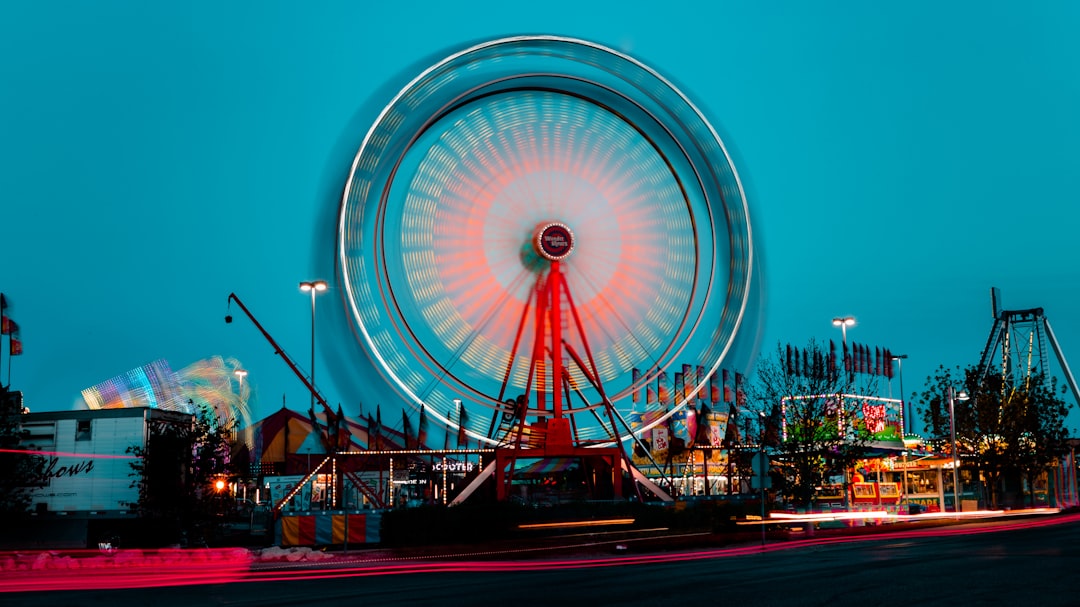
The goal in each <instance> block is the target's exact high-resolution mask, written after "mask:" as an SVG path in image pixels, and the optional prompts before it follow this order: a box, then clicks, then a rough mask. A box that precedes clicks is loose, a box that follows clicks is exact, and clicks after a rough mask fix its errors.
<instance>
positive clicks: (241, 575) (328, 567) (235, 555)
mask: <svg viewBox="0 0 1080 607" xmlns="http://www.w3.org/2000/svg"><path fill="white" fill-rule="evenodd" d="M1075 522H1080V513H1078V514H1069V515H1062V516H1049V517H1040V518H1037V519H1029V520H1023V521H1015V520H1007V521H999V522H994V523H987V522H986V521H981V522H979V523H978V524H976V525H964V524H959V525H951V526H945V527H934V528H925V529H910V530H903V531H895V532H874V533H869V534H866V535H857V536H852V535H845V536H837V537H821V538H805V539H800V540H796V541H785V542H778V543H772V544H766V545H764V546H762V545H760V544H756V543H755V544H753V545H747V546H739V547H733V548H718V549H714V550H699V551H685V552H671V553H661V554H643V555H631V556H610V557H591V558H590V557H586V556H582V557H579V558H573V559H544V560H521V561H495V560H483V561H473V560H453V561H443V562H439V561H434V562H423V563H405V564H365V563H364V561H363V560H362V557H359V558H358V559H357V560H356V561H351V562H341V561H338V562H337V563H330V564H323V565H322V566H320V567H319V568H308V569H298V570H285V571H282V570H275V571H251V570H250V566H251V564H252V559H251V556H250V554H249V553H248V552H247V551H245V550H236V549H222V550H183V551H180V550H176V551H160V552H157V553H154V552H147V553H140V552H138V551H127V552H128V553H132V554H126V553H125V552H117V553H116V554H115V555H102V554H100V553H95V552H87V553H86V554H84V555H81V556H74V557H72V556H63V557H57V556H56V553H39V554H38V558H31V559H30V563H31V564H29V565H25V564H24V566H23V567H22V568H21V569H16V568H13V567H9V566H7V565H10V563H11V561H10V560H9V559H12V558H13V556H14V555H15V553H5V554H0V568H2V570H0V592H20V591H23V592H25V591H47V590H91V589H106V588H116V589H119V588H149V587H161V586H181V585H193V584H220V583H225V582H232V583H235V582H274V581H289V580H318V579H329V578H341V577H373V576H386V575H406V574H415V573H425V574H427V573H470V572H472V573H476V572H524V571H549V570H565V569H589V568H602V567H619V566H630V565H649V564H656V563H678V562H688V561H698V560H705V559H719V558H729V557H736V556H743V555H749V554H760V553H762V552H774V551H779V550H790V549H794V548H804V547H811V546H822V545H828V544H840V543H851V542H867V541H894V540H899V539H917V538H932V537H948V536H958V535H972V534H980V533H998V532H1006V531H1012V530H1017V529H1029V528H1034V527H1045V526H1049V525H1058V524H1067V523H1075ZM139 555H141V557H140V556H139ZM18 556H20V557H21V558H23V559H24V560H25V559H26V558H27V553H18ZM50 558H51V559H54V560H56V561H58V562H56V563H55V565H52V567H54V568H47V567H49V566H48V565H39V566H38V567H40V568H34V565H33V563H34V562H44V561H45V560H48V559H50ZM74 561H78V564H74V563H73V562H74ZM352 565H355V566H352Z"/></svg>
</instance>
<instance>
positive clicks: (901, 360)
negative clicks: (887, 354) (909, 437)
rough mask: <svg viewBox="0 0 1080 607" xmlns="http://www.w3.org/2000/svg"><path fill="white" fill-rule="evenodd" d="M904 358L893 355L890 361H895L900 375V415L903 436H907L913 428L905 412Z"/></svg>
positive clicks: (903, 355) (906, 411)
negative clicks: (902, 416)
mask: <svg viewBox="0 0 1080 607" xmlns="http://www.w3.org/2000/svg"><path fill="white" fill-rule="evenodd" d="M905 358H907V354H893V357H892V359H893V360H895V361H896V365H897V367H898V369H897V371H898V372H899V374H900V413H902V414H903V415H904V427H903V432H904V434H907V433H908V432H913V431H914V428H913V427H912V425H911V422H910V421H908V420H910V419H911V417H910V416H909V415H908V413H909V412H908V410H907V401H906V400H904V359H905ZM901 438H903V437H901Z"/></svg>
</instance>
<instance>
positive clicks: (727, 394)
mask: <svg viewBox="0 0 1080 607" xmlns="http://www.w3.org/2000/svg"><path fill="white" fill-rule="evenodd" d="M723 371H724V402H725V403H734V402H735V401H734V400H733V399H732V398H731V378H730V377H728V370H727V369H724V370H723Z"/></svg>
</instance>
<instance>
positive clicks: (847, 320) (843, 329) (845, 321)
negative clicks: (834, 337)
mask: <svg viewBox="0 0 1080 607" xmlns="http://www.w3.org/2000/svg"><path fill="white" fill-rule="evenodd" d="M832 324H833V326H834V327H840V335H841V339H842V343H841V345H842V346H843V352H844V354H843V355H844V358H845V359H846V358H847V355H848V349H847V328H848V327H851V326H854V325H855V317H854V316H837V317H836V318H833V319H832ZM845 363H846V361H845ZM844 367H845V368H844V371H846V372H847V377H846V379H847V380H848V381H852V380H853V379H854V376H853V375H852V370H853V369H852V367H851V366H850V363H846V364H845V365H844ZM840 399H841V410H842V409H843V397H842V396H841V397H840ZM847 472H848V471H847V466H846V465H845V466H844V510H849V509H850V502H849V501H848V475H847Z"/></svg>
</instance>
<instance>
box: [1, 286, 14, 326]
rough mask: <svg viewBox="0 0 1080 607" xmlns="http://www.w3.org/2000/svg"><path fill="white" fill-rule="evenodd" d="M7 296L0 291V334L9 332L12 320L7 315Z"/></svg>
mask: <svg viewBox="0 0 1080 607" xmlns="http://www.w3.org/2000/svg"><path fill="white" fill-rule="evenodd" d="M7 308H8V303H7V298H6V297H4V294H3V293H0V335H8V334H10V333H11V325H12V320H11V317H9V316H8V315H7Z"/></svg>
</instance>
